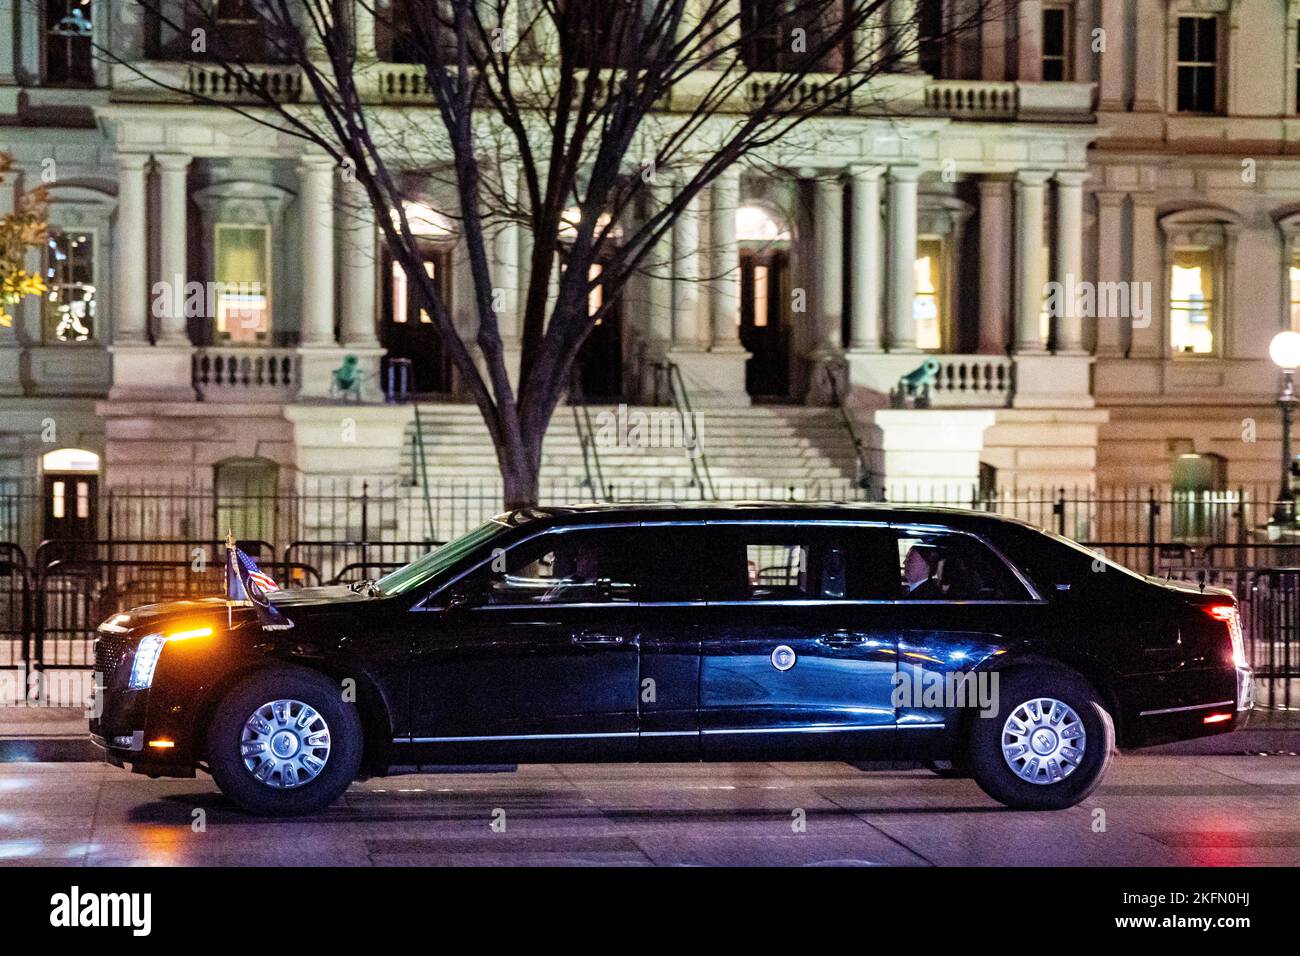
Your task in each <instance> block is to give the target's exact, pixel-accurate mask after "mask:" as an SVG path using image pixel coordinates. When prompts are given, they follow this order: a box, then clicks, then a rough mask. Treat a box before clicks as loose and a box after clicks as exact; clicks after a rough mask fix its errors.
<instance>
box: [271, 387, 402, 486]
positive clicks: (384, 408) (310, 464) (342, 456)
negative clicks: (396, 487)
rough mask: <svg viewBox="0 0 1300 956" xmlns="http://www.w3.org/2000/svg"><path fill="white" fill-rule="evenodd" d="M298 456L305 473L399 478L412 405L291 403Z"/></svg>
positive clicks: (286, 409) (287, 412) (310, 475)
mask: <svg viewBox="0 0 1300 956" xmlns="http://www.w3.org/2000/svg"><path fill="white" fill-rule="evenodd" d="M284 417H285V418H286V419H288V421H289V424H290V426H291V427H292V430H293V446H294V458H295V461H296V462H297V465H298V471H299V473H300V474H301V476H302V477H303V478H304V479H308V480H310V479H313V478H347V479H355V482H354V483H355V490H356V491H360V490H361V482H362V481H363V480H376V479H396V478H398V477H400V476H401V474H402V444H403V442H404V441H405V436H406V426H407V425H408V424H409V423H410V421H411V418H412V412H411V407H410V406H409V405H402V406H393V405H378V406H374V405H369V406H368V405H319V404H312V405H297V404H295V405H286V406H284Z"/></svg>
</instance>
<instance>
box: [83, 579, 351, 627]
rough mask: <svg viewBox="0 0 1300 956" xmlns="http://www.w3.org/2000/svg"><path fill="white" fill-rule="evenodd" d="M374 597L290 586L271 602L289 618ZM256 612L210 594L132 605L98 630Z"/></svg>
mask: <svg viewBox="0 0 1300 956" xmlns="http://www.w3.org/2000/svg"><path fill="white" fill-rule="evenodd" d="M374 600H376V598H375V597H371V596H367V595H364V594H358V593H357V592H356V591H353V590H352V589H351V588H348V587H346V586H343V585H339V586H337V587H321V588H294V589H292V590H284V591H275V592H273V596H272V597H271V602H272V603H273V604H274V605H275V607H276V608H277V609H279V610H281V611H283V612H285V613H286V614H287V615H288V616H289V618H290V620H292V619H293V617H294V612H295V611H300V610H302V611H309V612H310V610H311V609H313V608H326V607H332V606H337V605H342V604H354V603H360V602H365V601H374ZM256 615H257V612H256V611H255V609H254V608H253V607H252V606H251V605H249V604H246V603H237V604H233V605H229V606H228V605H227V603H226V599H225V598H220V597H210V598H197V599H187V600H181V601H163V602H160V603H158V604H146V605H143V606H142V607H136V608H132V609H131V610H130V611H127V612H126V613H125V614H116V615H114V616H113V617H111V618H110V619H109V620H108V621H106V622H105V623H104V624H103V625H101V626H100V633H108V634H112V633H124V632H126V631H133V632H135V633H136V634H144V633H147V632H149V631H153V630H157V629H158V628H160V627H166V626H168V625H170V624H173V623H176V624H180V623H181V622H184V623H185V624H186V625H192V626H195V627H201V626H204V625H213V626H219V627H225V626H226V625H227V623H228V622H229V623H230V624H232V625H234V624H240V623H243V622H245V621H248V620H252V619H255V618H256Z"/></svg>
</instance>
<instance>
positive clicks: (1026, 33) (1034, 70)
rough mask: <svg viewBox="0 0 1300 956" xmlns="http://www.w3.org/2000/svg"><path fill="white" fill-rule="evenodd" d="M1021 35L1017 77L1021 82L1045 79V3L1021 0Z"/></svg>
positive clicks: (1018, 38)
mask: <svg viewBox="0 0 1300 956" xmlns="http://www.w3.org/2000/svg"><path fill="white" fill-rule="evenodd" d="M1018 26H1019V35H1018V37H1017V40H1016V61H1017V67H1016V78H1017V79H1018V80H1020V82H1021V83H1039V82H1041V81H1042V79H1043V3H1042V0H1020V18H1019V24H1018Z"/></svg>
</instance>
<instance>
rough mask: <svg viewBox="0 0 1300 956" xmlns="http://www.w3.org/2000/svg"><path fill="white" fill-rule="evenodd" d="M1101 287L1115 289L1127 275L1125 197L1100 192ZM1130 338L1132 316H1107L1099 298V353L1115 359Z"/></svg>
mask: <svg viewBox="0 0 1300 956" xmlns="http://www.w3.org/2000/svg"><path fill="white" fill-rule="evenodd" d="M1096 195H1097V287H1098V289H1103V288H1113V287H1114V286H1113V285H1112V283H1118V282H1123V281H1124V277H1123V272H1124V194H1123V193H1118V192H1105V193H1097V194H1096ZM1127 339H1128V316H1125V315H1103V314H1102V310H1101V297H1100V296H1098V297H1097V354H1098V355H1101V356H1109V357H1115V356H1119V355H1123V354H1124V350H1125V342H1126V340H1127Z"/></svg>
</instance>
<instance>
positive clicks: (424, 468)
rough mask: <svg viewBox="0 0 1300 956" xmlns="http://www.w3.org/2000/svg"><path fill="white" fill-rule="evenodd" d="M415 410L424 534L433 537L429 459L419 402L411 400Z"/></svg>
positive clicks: (416, 453)
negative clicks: (425, 446) (422, 496)
mask: <svg viewBox="0 0 1300 956" xmlns="http://www.w3.org/2000/svg"><path fill="white" fill-rule="evenodd" d="M411 408H412V409H414V411H415V448H414V451H415V457H416V458H417V459H418V460H419V463H420V488H421V490H422V491H423V492H424V526H425V527H424V530H425V536H426V537H428V538H429V539H430V540H432V539H433V537H434V534H433V499H432V498H430V497H429V460H428V458H427V457H426V455H425V451H424V422H423V421H421V419H420V403H419V402H411Z"/></svg>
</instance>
